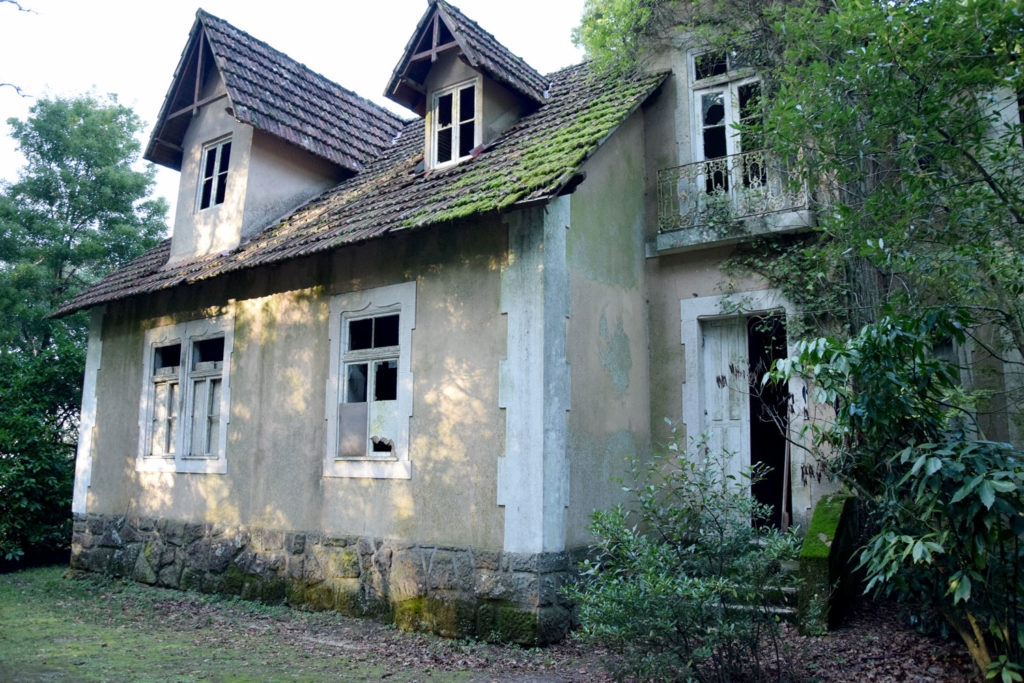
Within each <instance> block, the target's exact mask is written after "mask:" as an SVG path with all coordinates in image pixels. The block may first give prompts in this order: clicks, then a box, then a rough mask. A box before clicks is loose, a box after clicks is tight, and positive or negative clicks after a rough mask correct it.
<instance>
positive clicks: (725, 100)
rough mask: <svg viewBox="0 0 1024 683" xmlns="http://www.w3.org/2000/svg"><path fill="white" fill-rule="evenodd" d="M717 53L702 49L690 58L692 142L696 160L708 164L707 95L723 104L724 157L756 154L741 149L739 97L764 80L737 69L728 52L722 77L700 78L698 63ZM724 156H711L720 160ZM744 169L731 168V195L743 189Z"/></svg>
mask: <svg viewBox="0 0 1024 683" xmlns="http://www.w3.org/2000/svg"><path fill="white" fill-rule="evenodd" d="M713 52H716V50H700V51H694V52H691V53H690V55H689V67H688V68H689V76H690V93H691V97H690V101H691V117H690V122H691V126H690V135H691V137H690V139H691V140H692V141H693V143H692V148H693V161H694V162H699V161H707V160H708V157H707V155H706V154H705V153H704V111H703V99H704V96H705V95H710V94H713V93H716V92H717V93H719V94H721V96H722V104H723V107H724V109H725V120H724V125H725V157H726V158H733V157H734V155H737V154H742V153H743V152H754V151H756V150H752V149H748V150H744V149H742V145H741V140H740V131H739V130H737V126H738V124H739V122H740V95H739V89H740V88H741V87H742V86H745V85H749V84H751V83H760V82H761V78H760V77H758V76H757V74H756V73H755V72H754V70H753V69H751V68H749V67H735V66H733V64H732V55H731V53H729V52H725V56H726V59H727V60H728V61H727V67H726V71H725V73H723V74H719V75H716V76H709V77H706V78H701V79H698V78H697V60H698V59H700V58H701V57H702V56H704V55H707V54H711V53H713ZM717 158H721V157H712V159H717ZM742 176H743V169H742V168H739V167H737V166H736V165H735V164H734V165H733V166H732V167H731V168H730V169H729V193H730V194H735V193H736V192H737V191H739V188H741V187H743V177H742Z"/></svg>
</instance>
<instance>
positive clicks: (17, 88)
mask: <svg viewBox="0 0 1024 683" xmlns="http://www.w3.org/2000/svg"><path fill="white" fill-rule="evenodd" d="M11 1H12V0H0V2H11ZM4 86H7V87H8V88H14V92H16V93H18V94H19V95H21V96H22V97H31V95H29V94H28V93H27V92H25V91H24V90H22V89H21V88H19V87H18V86H16V85H14V84H13V83H0V88H3V87H4Z"/></svg>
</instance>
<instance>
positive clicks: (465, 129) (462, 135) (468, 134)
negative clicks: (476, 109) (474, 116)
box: [459, 121, 476, 157]
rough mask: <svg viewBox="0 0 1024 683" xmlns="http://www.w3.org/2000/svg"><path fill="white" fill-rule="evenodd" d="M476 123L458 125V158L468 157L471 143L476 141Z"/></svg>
mask: <svg viewBox="0 0 1024 683" xmlns="http://www.w3.org/2000/svg"><path fill="white" fill-rule="evenodd" d="M475 133H476V122H475V121H469V122H468V123H460V124H459V156H460V157H468V156H469V154H470V152H472V151H473V147H474V145H473V141H474V140H475V139H476V136H475Z"/></svg>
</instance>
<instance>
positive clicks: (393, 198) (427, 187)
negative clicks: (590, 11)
mask: <svg viewBox="0 0 1024 683" xmlns="http://www.w3.org/2000/svg"><path fill="white" fill-rule="evenodd" d="M548 78H549V79H550V81H551V83H552V85H551V91H550V96H549V98H548V99H547V100H546V101H545V103H544V105H542V106H541V107H540V108H539V109H538V110H537V111H535V112H534V113H532V114H530V115H529V116H526V117H524V118H523V119H521V120H520V121H519V122H518V123H517V124H516V125H514V126H513V127H512V128H510V129H508V130H507V131H506V132H505V133H504V134H503V135H502V136H501V137H500V138H499V139H497V140H496V141H494V142H493V143H492V144H491V145H489V146H488V147H487V148H485V149H484V150H483V151H482V152H481V153H480V154H479V155H477V156H475V157H473V158H471V159H468V160H466V161H464V162H462V163H460V164H458V165H457V166H453V167H448V168H444V169H440V170H432V171H423V170H422V163H421V162H422V161H423V130H424V128H423V123H422V122H421V121H415V122H412V123H409V124H407V125H406V126H405V127H404V129H403V130H402V131H401V133H400V134H399V135H398V137H397V138H396V140H395V142H394V144H392V145H391V147H390V148H388V149H387V150H385V151H384V152H383V153H382V154H380V155H379V156H378V157H377V158H376V159H375V160H374V161H372V162H370V163H369V164H367V166H366V167H365V168H364V169H363V170H362V171H361V172H360V173H358V174H357V175H355V176H354V177H352V178H350V179H348V180H346V181H344V182H343V183H341V184H340V185H338V186H337V187H335V188H333V189H331V190H329V191H327V192H326V193H324V194H323V195H321V196H320V197H318V198H316V199H314V200H312V201H311V202H308V203H307V204H305V205H304V206H302V207H300V208H299V209H297V210H296V211H295V212H294V213H292V214H291V215H290V216H288V217H287V218H285V219H284V220H282V221H281V222H279V223H277V224H275V225H272V226H270V227H268V228H266V229H265V230H263V231H261V232H259V233H257V234H256V235H254V236H253V237H252V239H250V240H249V241H247V242H245V243H243V244H241V245H239V246H238V247H237V248H235V249H233V250H231V251H229V252H226V253H222V254H216V255H211V256H207V257H203V258H199V259H195V260H191V261H186V262H181V263H176V264H174V265H170V266H168V265H166V261H167V257H168V255H169V253H170V240H165V241H164V242H163V243H161V244H160V245H159V246H157V247H155V248H153V249H152V250H150V251H149V252H147V253H146V254H143V255H142V256H140V257H139V258H138V259H136V260H135V261H133V262H132V263H130V264H128V266H126V267H125V268H124V269H122V270H120V271H118V272H116V273H113V274H112V275H110V276H108V277H107V278H105V279H103V280H101V281H100V282H98V283H96V284H95V285H93V286H92V287H90V288H88V289H87V290H85V291H84V292H82V293H81V294H79V295H78V296H76V297H75V298H73V299H71V300H70V301H68V302H67V303H66V304H65V305H64V306H62V307H61V308H60V309H59V310H58V311H56V312H55V315H63V314H67V313H71V312H73V311H76V310H80V309H83V308H88V307H91V306H96V305H99V304H103V303H107V302H110V301H115V300H118V299H124V298H127V297H131V296H136V295H139V294H145V293H150V292H155V291H159V290H163V289H168V288H171V287H175V286H180V285H187V284H190V283H193V282H197V281H200V280H204V279H208V278H213V277H217V276H220V275H223V274H226V273H230V272H233V271H238V270H243V269H248V268H255V267H258V266H261V265H265V264H270V263H280V262H283V261H286V260H290V259H294V258H299V257H302V256H308V255H311V254H315V253H319V252H323V251H326V250H330V249H336V248H339V247H343V246H346V245H350V244H357V243H360V242H365V241H367V240H370V239H374V238H377V237H380V236H383V235H386V234H390V233H397V232H401V231H404V230H412V229H416V228H420V227H423V226H428V225H434V224H438V223H444V222H447V221H452V220H456V219H460V218H467V217H470V216H477V215H481V214H488V213H495V214H496V213H498V212H501V211H503V210H507V209H510V208H513V207H515V206H517V205H523V204H532V203H540V202H544V201H547V200H549V199H551V198H553V197H555V196H557V195H558V194H559V193H560V192H563V191H565V190H566V189H567V188H569V187H571V185H572V183H573V182H574V179H576V176H577V174H578V173H579V171H580V169H581V167H582V165H583V163H584V162H585V161H586V160H587V158H589V157H590V155H591V154H593V153H594V151H595V150H596V149H597V148H598V146H599V145H600V144H601V143H602V142H603V141H604V139H605V138H607V137H608V136H609V135H610V134H611V133H612V132H613V131H614V130H615V128H616V127H618V126H619V124H621V123H622V122H623V121H624V120H625V119H626V117H627V116H629V115H630V114H631V113H632V112H633V111H634V110H635V109H636V108H638V107H639V106H640V104H641V103H642V102H643V101H644V100H645V99H646V98H647V97H648V96H649V95H650V94H651V93H652V92H653V91H654V90H655V89H656V88H657V87H658V86H659V85H660V84H661V82H662V81H663V80H664V74H653V75H639V76H635V77H631V78H623V77H619V76H614V75H610V74H609V75H598V74H595V73H594V72H592V71H591V70H590V69H589V67H588V66H587V65H578V66H574V67H569V68H567V69H563V70H561V71H558V72H556V73H554V74H551V75H550V76H549V77H548Z"/></svg>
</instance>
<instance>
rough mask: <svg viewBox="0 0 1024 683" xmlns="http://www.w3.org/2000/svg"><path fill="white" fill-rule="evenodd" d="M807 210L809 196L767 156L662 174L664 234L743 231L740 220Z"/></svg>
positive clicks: (712, 161) (740, 156)
mask: <svg viewBox="0 0 1024 683" xmlns="http://www.w3.org/2000/svg"><path fill="white" fill-rule="evenodd" d="M806 207H807V191H806V188H804V187H803V186H802V185H800V184H799V183H794V182H793V178H792V177H791V174H790V173H788V172H787V171H786V170H785V169H784V168H783V167H782V166H781V165H780V164H774V163H772V162H771V161H770V160H769V159H768V158H767V156H766V155H765V154H764V153H763V152H746V153H743V154H733V155H730V156H725V157H719V158H717V159H707V160H705V161H698V162H697V163H694V164H686V165H685V166H676V167H674V168H666V169H662V170H661V171H659V172H658V222H659V224H660V229H661V231H662V232H666V231H670V230H685V229H688V228H701V229H711V230H712V231H715V232H717V231H729V232H732V231H737V230H738V232H740V233H742V232H745V231H744V230H743V229H742V228H738V227H737V224H738V222H739V221H740V220H741V219H744V218H752V217H757V216H764V215H766V214H770V213H777V212H783V211H797V210H800V209H804V208H806Z"/></svg>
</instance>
